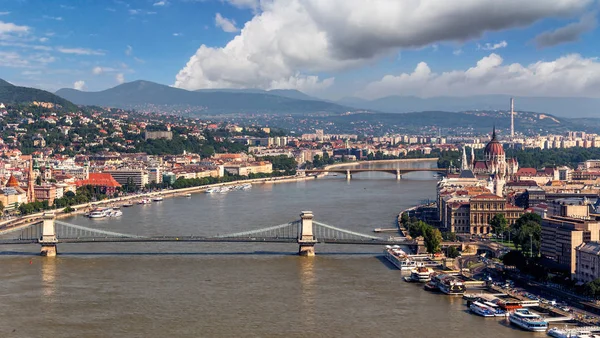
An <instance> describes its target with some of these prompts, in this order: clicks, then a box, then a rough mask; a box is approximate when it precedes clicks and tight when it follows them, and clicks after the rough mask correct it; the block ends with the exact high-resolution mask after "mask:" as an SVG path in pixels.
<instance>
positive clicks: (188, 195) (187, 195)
mask: <svg viewBox="0 0 600 338" xmlns="http://www.w3.org/2000/svg"><path fill="white" fill-rule="evenodd" d="M183 196H184V197H192V194H190V193H187V194H185V195H183Z"/></svg>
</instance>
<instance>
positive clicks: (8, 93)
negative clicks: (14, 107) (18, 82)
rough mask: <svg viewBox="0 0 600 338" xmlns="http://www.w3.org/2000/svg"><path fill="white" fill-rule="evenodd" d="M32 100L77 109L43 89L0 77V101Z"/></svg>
mask: <svg viewBox="0 0 600 338" xmlns="http://www.w3.org/2000/svg"><path fill="white" fill-rule="evenodd" d="M33 101H38V102H50V103H54V104H56V105H60V106H62V107H63V109H66V110H70V111H74V110H77V106H75V105H74V104H73V103H72V102H69V101H68V100H66V99H64V98H62V97H59V96H57V95H54V94H52V93H50V92H47V91H45V90H41V89H36V88H28V87H19V86H14V85H12V84H10V83H8V82H6V81H4V80H2V79H0V102H2V103H5V104H6V103H19V104H23V103H31V102H33Z"/></svg>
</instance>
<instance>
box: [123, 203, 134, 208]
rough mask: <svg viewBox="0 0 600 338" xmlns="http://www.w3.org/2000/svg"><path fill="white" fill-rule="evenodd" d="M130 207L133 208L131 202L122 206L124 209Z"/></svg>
mask: <svg viewBox="0 0 600 338" xmlns="http://www.w3.org/2000/svg"><path fill="white" fill-rule="evenodd" d="M132 206H133V203H131V202H127V203H124V204H123V207H124V208H129V207H132Z"/></svg>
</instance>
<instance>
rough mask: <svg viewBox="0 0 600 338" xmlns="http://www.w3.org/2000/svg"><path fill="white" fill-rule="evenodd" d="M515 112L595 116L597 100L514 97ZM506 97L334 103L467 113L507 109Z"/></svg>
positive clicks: (400, 98)
mask: <svg viewBox="0 0 600 338" xmlns="http://www.w3.org/2000/svg"><path fill="white" fill-rule="evenodd" d="M514 99H515V110H517V111H535V112H540V113H546V114H552V115H556V116H562V117H595V116H598V108H597V107H598V106H600V99H596V98H579V97H517V96H515V97H514ZM509 100H510V96H508V95H480V96H467V97H431V98H419V97H415V96H387V97H382V98H379V99H376V100H371V101H369V100H361V99H358V98H354V97H346V98H343V99H341V100H339V101H337V103H339V104H343V105H349V106H352V107H356V108H362V109H371V110H378V111H382V112H386V113H409V112H417V111H454V112H460V111H466V110H503V111H506V110H508V109H510V107H509Z"/></svg>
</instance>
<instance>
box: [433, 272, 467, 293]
mask: <svg viewBox="0 0 600 338" xmlns="http://www.w3.org/2000/svg"><path fill="white" fill-rule="evenodd" d="M432 282H435V283H436V284H437V286H438V288H439V289H440V291H442V292H443V293H445V294H447V295H463V294H464V293H465V291H466V290H467V288H466V287H465V284H464V283H463V282H462V281H461V280H459V279H458V278H456V277H455V276H451V275H446V274H440V275H436V276H434V277H433V278H432Z"/></svg>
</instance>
